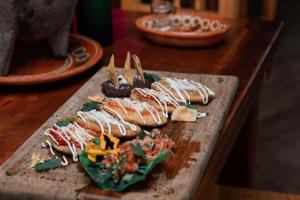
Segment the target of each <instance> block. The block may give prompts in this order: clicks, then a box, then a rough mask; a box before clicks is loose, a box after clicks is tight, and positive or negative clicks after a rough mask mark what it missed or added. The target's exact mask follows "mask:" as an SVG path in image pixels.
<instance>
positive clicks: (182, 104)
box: [179, 102, 197, 110]
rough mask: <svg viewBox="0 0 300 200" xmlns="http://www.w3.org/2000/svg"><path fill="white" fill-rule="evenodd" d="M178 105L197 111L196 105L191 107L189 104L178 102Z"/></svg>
mask: <svg viewBox="0 0 300 200" xmlns="http://www.w3.org/2000/svg"><path fill="white" fill-rule="evenodd" d="M179 105H181V106H185V107H186V108H190V109H194V110H197V106H196V105H192V104H189V103H184V102H179Z"/></svg>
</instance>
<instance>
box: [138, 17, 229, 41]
mask: <svg viewBox="0 0 300 200" xmlns="http://www.w3.org/2000/svg"><path fill="white" fill-rule="evenodd" d="M136 27H137V28H138V29H139V30H140V31H141V32H142V33H143V34H144V35H145V37H146V38H148V39H149V40H151V41H153V42H155V43H158V44H163V45H171V46H211V45H214V44H217V43H219V42H220V41H222V40H223V39H224V37H225V36H226V33H227V32H228V31H229V29H230V22H229V21H228V20H226V19H224V18H222V17H220V16H218V15H217V14H213V13H201V12H200V13H199V12H191V13H190V12H189V13H187V12H178V13H176V14H164V15H146V16H143V17H140V18H138V19H137V20H136Z"/></svg>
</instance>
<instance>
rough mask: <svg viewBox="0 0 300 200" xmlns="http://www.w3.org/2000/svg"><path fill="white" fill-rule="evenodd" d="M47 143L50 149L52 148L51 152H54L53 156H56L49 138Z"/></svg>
mask: <svg viewBox="0 0 300 200" xmlns="http://www.w3.org/2000/svg"><path fill="white" fill-rule="evenodd" d="M46 143H47V144H48V146H49V149H50V152H51V154H52V155H53V156H55V153H54V151H53V149H52V145H51V142H50V141H49V140H46Z"/></svg>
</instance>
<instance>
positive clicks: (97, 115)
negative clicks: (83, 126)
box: [77, 110, 137, 135]
mask: <svg viewBox="0 0 300 200" xmlns="http://www.w3.org/2000/svg"><path fill="white" fill-rule="evenodd" d="M77 115H78V116H80V117H81V118H82V120H84V121H87V120H92V121H95V122H97V123H98V124H99V126H100V129H101V131H102V132H104V126H103V124H106V126H107V129H108V134H111V130H112V127H111V126H112V125H116V126H117V127H118V129H119V131H120V133H121V135H126V133H127V131H126V128H125V126H124V124H125V125H127V126H129V127H130V129H132V130H134V131H135V130H137V128H136V126H135V125H133V124H130V123H128V122H125V121H124V120H123V118H122V119H121V118H120V117H119V116H118V118H119V119H120V121H119V120H117V119H115V118H114V117H113V116H111V115H110V114H108V113H107V112H106V111H104V110H102V111H96V110H91V111H88V112H81V111H79V112H78V113H77Z"/></svg>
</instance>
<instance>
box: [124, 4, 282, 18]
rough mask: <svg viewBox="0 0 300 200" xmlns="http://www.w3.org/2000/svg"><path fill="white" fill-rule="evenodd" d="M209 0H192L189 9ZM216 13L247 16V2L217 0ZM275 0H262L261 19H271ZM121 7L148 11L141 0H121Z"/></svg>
mask: <svg viewBox="0 0 300 200" xmlns="http://www.w3.org/2000/svg"><path fill="white" fill-rule="evenodd" d="M208 1H209V0H192V2H193V5H192V6H191V9H194V10H197V11H200V10H207V8H206V5H207V2H208ZM217 2H218V3H217V4H218V5H217V13H219V14H220V15H221V16H222V17H225V18H231V19H234V18H239V17H241V18H246V17H247V2H248V0H217ZM276 4H277V0H264V3H263V13H262V19H263V20H272V19H274V17H275V13H276ZM174 5H175V6H176V7H177V8H179V9H181V10H185V9H186V8H182V7H181V0H174ZM121 8H122V9H124V10H132V11H144V12H150V5H149V3H143V2H142V1H141V0H121Z"/></svg>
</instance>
